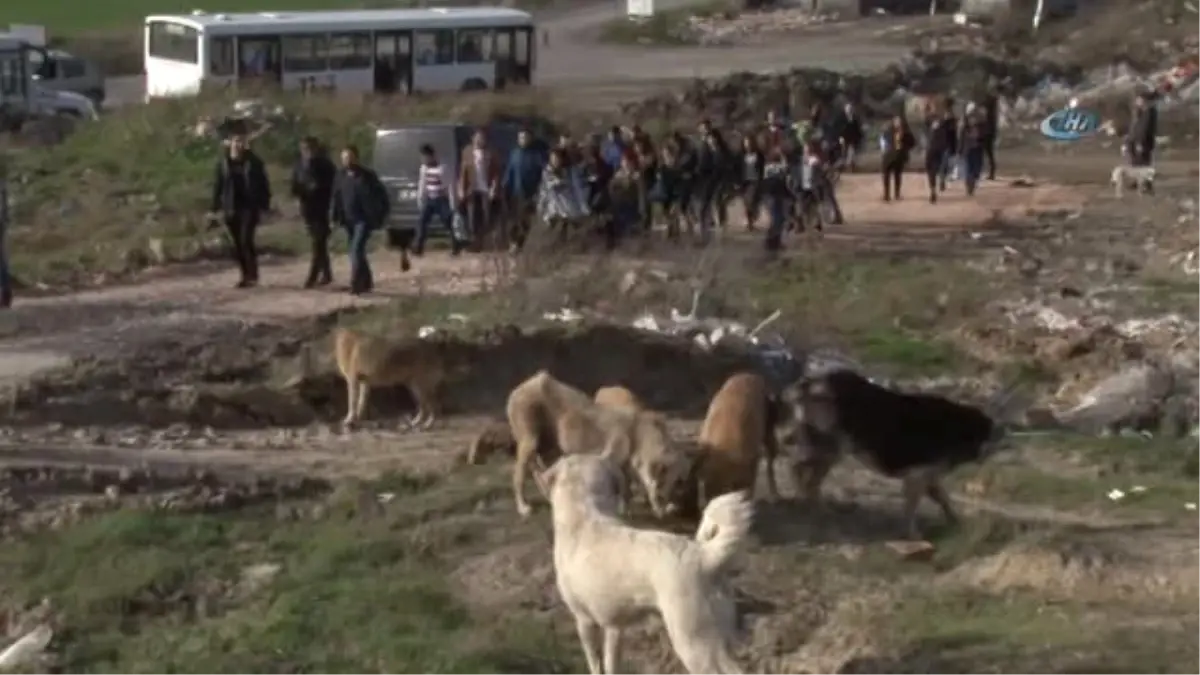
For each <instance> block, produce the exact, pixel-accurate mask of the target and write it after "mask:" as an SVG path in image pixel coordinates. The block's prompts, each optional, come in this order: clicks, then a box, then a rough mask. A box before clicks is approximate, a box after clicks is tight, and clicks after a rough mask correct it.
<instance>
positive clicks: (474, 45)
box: [458, 28, 492, 63]
mask: <svg viewBox="0 0 1200 675" xmlns="http://www.w3.org/2000/svg"><path fill="white" fill-rule="evenodd" d="M491 38H492V36H491V35H490V34H489V31H487V30H484V29H480V28H472V29H469V30H460V31H458V62H459V63H485V62H487V61H491V60H492V54H491V51H492V50H491V46H492V39H491Z"/></svg>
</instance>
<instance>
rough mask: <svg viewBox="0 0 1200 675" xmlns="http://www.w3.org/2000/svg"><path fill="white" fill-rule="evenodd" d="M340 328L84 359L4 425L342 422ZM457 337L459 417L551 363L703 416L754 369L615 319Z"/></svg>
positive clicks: (452, 406)
mask: <svg viewBox="0 0 1200 675" xmlns="http://www.w3.org/2000/svg"><path fill="white" fill-rule="evenodd" d="M330 325H331V321H329V320H323V321H319V322H313V323H312V324H310V325H308V327H306V328H302V329H300V328H296V327H291V328H281V327H278V326H276V327H255V328H253V329H250V330H247V331H243V332H242V333H240V334H239V336H238V339H237V340H233V341H230V342H228V343H226V342H223V341H213V340H204V341H202V342H198V343H196V344H190V343H189V344H184V343H180V342H178V341H176V342H173V343H172V344H170V345H167V344H164V345H160V346H158V347H157V348H154V349H148V350H147V351H146V353H144V354H140V355H139V357H138V358H137V359H131V360H122V361H113V362H110V361H104V362H100V361H83V362H80V363H77V364H75V365H74V366H73V367H72V368H68V369H66V370H64V371H62V372H59V373H55V374H53V375H51V376H49V377H47V378H44V379H43V380H41V381H39V382H36V383H34V384H33V385H31V386H29V387H27V388H26V389H24V390H22V391H19V392H16V393H15V394H14V395H12V398H10V401H9V403H10V406H9V409H10V410H11V412H10V413H9V414H8V415H6V418H7V419H5V422H6V423H8V424H12V425H14V426H17V425H29V424H46V423H57V424H63V425H68V426H106V425H129V424H140V425H145V426H150V427H166V426H170V425H172V424H180V423H183V424H188V425H193V426H208V427H212V428H217V429H238V428H262V427H267V426H273V427H297V426H305V425H308V424H310V423H312V422H314V421H317V420H325V421H334V420H337V419H340V418H341V417H342V416H343V415H344V414H345V405H346V394H345V384H344V382H343V381H342V380H341V378H340V377H339V376H338V375H337V374H336V373H335V372H334V369H333V367H332V363H331V362H330V354H329V351H330V349H329V344H328V343H329V340H328V339H327V337H326V334H327V332H328V330H329V327H330ZM450 342H451V345H452V347H451V348H452V349H458V350H461V351H463V352H464V354H462V358H463V360H464V361H466V362H469V363H472V364H473V365H472V367H471V368H470V371H469V372H468V373H467V374H465V375H463V376H460V377H459V378H458V379H456V380H455V381H453V382H451V383H449V384H448V385H447V386H446V387H445V390H444V392H443V400H444V402H445V403H444V406H445V412H446V413H447V414H451V415H453V414H487V415H494V414H498V413H500V412H501V411H502V410H503V406H504V400H505V398H506V397H507V395H508V392H509V391H510V390H511V389H512V388H513V387H514V386H516V385H517V384H518V383H519V382H521V381H522V380H524V379H525V378H527V377H529V376H530V375H531V374H533V373H534V372H536V371H537V370H539V369H547V370H549V371H550V372H552V373H554V375H555V376H557V377H559V378H561V379H562V380H564V381H566V382H568V383H570V384H572V385H574V386H576V387H579V388H581V389H583V390H585V391H593V390H595V389H597V388H599V387H601V386H603V385H607V384H615V383H619V384H621V385H624V386H626V387H629V388H631V389H633V390H634V391H636V392H637V393H638V394H639V395H640V396H642V398H643V400H645V401H646V403H647V404H648V405H650V406H652V407H654V408H657V409H660V410H665V411H669V412H672V413H675V414H677V415H682V416H699V415H701V414H702V413H703V411H704V409H705V406H707V404H708V400H709V398H710V397H711V396H712V394H713V393H714V392H715V391H716V389H717V388H718V387H720V385H721V383H722V382H723V381H724V380H725V378H726V377H728V376H729V375H730V374H731V373H733V372H734V371H736V370H739V369H745V368H753V367H754V363H753V362H752V361H751V359H750V357H749V356H748V355H746V354H744V353H742V352H739V351H735V350H732V349H723V348H718V349H715V350H712V351H703V350H701V349H700V348H699V347H697V346H696V345H694V344H693V343H691V342H690V341H688V340H686V339H684V338H676V337H667V336H660V335H656V334H653V333H647V332H644V331H638V330H634V329H630V328H625V327H621V326H615V325H594V326H586V327H579V326H571V327H549V328H543V329H538V330H534V331H531V332H527V333H526V332H522V330H521V329H520V328H517V327H515V326H497V327H494V328H489V329H486V330H480V331H475V332H473V333H472V334H470V335H461V336H455V337H452V338H451V340H450ZM305 354H310V355H311V356H306V355H305ZM282 383H287V384H288V386H283V384H282ZM371 408H372V410H371V413H370V414H369V415H368V417H370V418H373V419H390V418H394V417H396V416H398V415H399V414H400V412H401V411H406V410H411V409H412V399H411V396H410V394H409V393H408V391H407V389H406V388H404V387H395V388H381V389H379V390H378V391H374V392H372V396H371Z"/></svg>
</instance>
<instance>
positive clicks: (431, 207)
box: [414, 197, 459, 255]
mask: <svg viewBox="0 0 1200 675" xmlns="http://www.w3.org/2000/svg"><path fill="white" fill-rule="evenodd" d="M434 218H437V219H438V220H440V221H442V227H445V228H446V231H447V232H449V233H450V234H451V236H453V237H454V238H455V239H459V233H457V232H455V231H454V211H453V210H452V209H451V208H450V198H449V197H438V198H436V199H428V200H426V201H425V203H424V204H422V205H421V215H420V216H419V217H418V218H417V244H416V248H415V249H414V251H415V252H416V253H417V255H420V254H421V253H424V252H425V239H426V238H428V236H429V221H431V220H433V219H434Z"/></svg>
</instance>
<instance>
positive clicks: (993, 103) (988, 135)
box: [979, 84, 1000, 180]
mask: <svg viewBox="0 0 1200 675" xmlns="http://www.w3.org/2000/svg"><path fill="white" fill-rule="evenodd" d="M981 108H982V109H981V110H980V111H979V112H980V118H981V123H982V124H981V126H982V128H981V131H982V132H983V136H982V137H981V138H980V139H979V147H980V151H981V152H982V153H983V157H984V159H986V160H987V165H988V180H996V134H997V132H998V131H999V130H1000V92H999V91H998V88H997V87H996V85H994V84H993V85H992V86H990V87H988V91H987V93H986V94H985V95H984V97H983V105H982V106H981Z"/></svg>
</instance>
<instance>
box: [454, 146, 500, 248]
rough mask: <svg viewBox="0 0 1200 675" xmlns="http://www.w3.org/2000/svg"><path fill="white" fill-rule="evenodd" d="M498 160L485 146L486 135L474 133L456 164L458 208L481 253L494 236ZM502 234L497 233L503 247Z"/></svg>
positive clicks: (489, 148) (498, 172)
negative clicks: (486, 242) (484, 244)
mask: <svg viewBox="0 0 1200 675" xmlns="http://www.w3.org/2000/svg"><path fill="white" fill-rule="evenodd" d="M500 172H501V169H500V160H499V158H498V157H496V154H495V153H494V152H493V151H492V149H491V147H489V146H488V142H487V132H486V131H484V130H483V129H476V130H475V135H474V136H473V137H472V138H471V145H470V147H467V148H464V149H463V152H462V157H461V158H459V162H458V181H457V186H456V188H455V189H456V191H457V196H458V204H459V208H461V209H463V210H464V212H465V214H466V217H467V227H468V228H469V231H470V233H471V236H472V237H473V238H474V241H475V246H476V247H477V248H479V249H480V250H482V248H483V242H484V241H485V239H487V238H488V237H489V236H491V235H492V234H493V232H492V228H493V225H494V223H493V216H494V212H495V206H496V199H497V197H499V195H500ZM504 235H505V233H504V232H501V233H500V239H501V241H499V242H496V243H498V244H500V245H506V244H507V242H506V241H504V240H505V239H506V237H505V236H504Z"/></svg>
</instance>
